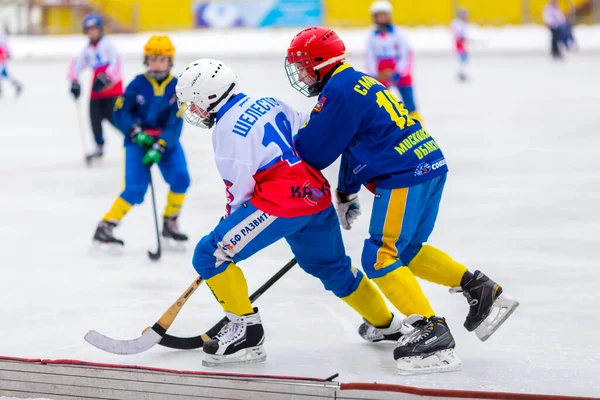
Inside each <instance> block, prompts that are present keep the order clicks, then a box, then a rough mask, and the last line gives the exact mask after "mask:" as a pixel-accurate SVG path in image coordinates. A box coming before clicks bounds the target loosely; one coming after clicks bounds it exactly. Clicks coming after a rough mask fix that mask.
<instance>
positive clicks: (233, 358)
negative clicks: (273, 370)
mask: <svg viewBox="0 0 600 400" xmlns="http://www.w3.org/2000/svg"><path fill="white" fill-rule="evenodd" d="M266 360H267V353H266V352H265V349H264V347H263V346H262V345H261V346H255V347H251V348H248V349H243V350H240V351H238V352H236V353H234V354H229V355H226V356H222V355H216V354H206V353H204V359H203V360H202V365H203V366H205V367H218V366H220V365H231V364H254V363H259V362H264V361H266Z"/></svg>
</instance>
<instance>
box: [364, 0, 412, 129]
mask: <svg viewBox="0 0 600 400" xmlns="http://www.w3.org/2000/svg"><path fill="white" fill-rule="evenodd" d="M392 11H393V8H392V4H391V3H390V2H388V1H386V0H379V1H376V2H374V3H373V4H371V7H370V8H369V13H370V14H371V17H373V22H374V23H375V29H374V30H373V31H372V32H371V34H370V35H369V40H368V43H367V52H366V53H367V68H366V69H367V73H368V74H369V75H371V76H373V77H375V78H377V80H378V81H379V82H381V83H383V85H384V86H386V87H387V88H392V87H396V88H397V89H398V91H399V92H400V96H401V97H402V102H403V103H404V106H405V107H406V110H407V111H408V112H409V115H410V117H411V118H415V119H418V120H421V117H420V115H419V113H418V111H417V104H416V103H415V95H414V91H413V79H412V73H413V67H414V60H415V56H414V53H413V50H412V48H411V47H410V44H409V43H408V39H407V37H406V34H405V33H404V32H403V31H402V30H401V29H400V28H398V27H397V26H396V25H393V24H392Z"/></svg>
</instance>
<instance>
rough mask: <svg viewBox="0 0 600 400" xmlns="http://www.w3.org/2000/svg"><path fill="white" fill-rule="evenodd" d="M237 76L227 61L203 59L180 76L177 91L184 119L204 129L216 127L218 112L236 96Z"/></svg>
mask: <svg viewBox="0 0 600 400" xmlns="http://www.w3.org/2000/svg"><path fill="white" fill-rule="evenodd" d="M237 86H238V80H237V76H236V75H235V73H234V72H233V70H232V69H231V68H229V67H228V66H227V65H225V64H224V63H223V62H221V61H218V60H213V59H210V58H202V59H200V60H196V61H194V62H193V63H191V64H189V65H188V66H187V67H186V68H185V69H184V71H183V72H182V73H181V75H179V79H178V81H177V86H176V87H175V91H176V93H177V101H178V104H179V109H180V111H181V112H182V113H183V117H184V119H185V120H186V121H187V122H189V123H190V124H192V125H196V126H199V127H201V128H207V129H208V128H212V126H213V125H214V123H215V118H216V115H217V112H218V111H219V110H220V109H221V107H223V105H224V104H225V103H227V100H229V98H230V97H231V96H232V95H234V94H235V89H236V88H237Z"/></svg>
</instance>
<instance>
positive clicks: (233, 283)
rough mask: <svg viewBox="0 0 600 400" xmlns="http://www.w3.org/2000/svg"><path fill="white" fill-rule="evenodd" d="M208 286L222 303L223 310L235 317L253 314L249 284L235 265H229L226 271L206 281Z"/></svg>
mask: <svg viewBox="0 0 600 400" xmlns="http://www.w3.org/2000/svg"><path fill="white" fill-rule="evenodd" d="M206 284H207V285H208V287H210V290H211V291H212V292H213V294H214V295H215V297H216V299H217V301H218V302H219V303H221V306H222V307H223V310H225V311H227V312H230V313H233V314H235V315H245V314H252V313H253V312H254V310H253V308H252V303H250V300H249V299H248V284H247V283H246V277H244V273H243V272H242V270H241V269H240V267H238V266H237V265H235V263H231V264H229V266H227V268H226V269H225V271H223V272H221V273H220V274H218V275H215V276H213V277H212V278H210V279H207V280H206Z"/></svg>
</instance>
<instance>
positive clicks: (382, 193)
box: [286, 27, 518, 374]
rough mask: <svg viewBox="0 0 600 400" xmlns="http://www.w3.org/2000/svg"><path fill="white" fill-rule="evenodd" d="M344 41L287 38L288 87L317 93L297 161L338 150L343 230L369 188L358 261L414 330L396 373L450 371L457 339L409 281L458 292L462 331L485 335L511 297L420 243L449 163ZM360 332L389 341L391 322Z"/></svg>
mask: <svg viewBox="0 0 600 400" xmlns="http://www.w3.org/2000/svg"><path fill="white" fill-rule="evenodd" d="M345 54H346V50H345V46H344V43H343V42H342V40H341V39H340V38H339V37H338V35H337V34H336V33H335V32H334V31H333V30H331V29H328V28H321V27H314V28H308V29H305V30H303V31H301V32H300V33H299V34H298V35H296V36H295V37H294V39H293V40H292V42H291V44H290V46H289V48H288V51H287V57H286V71H287V74H288V78H289V80H290V84H291V85H292V86H293V87H294V88H295V89H297V90H298V91H300V92H301V93H303V94H304V95H305V96H309V97H310V96H317V95H318V96H319V97H318V102H317V104H316V106H315V107H314V109H313V111H312V113H311V116H310V119H309V121H308V122H307V123H306V124H305V126H304V127H303V128H302V129H300V131H299V132H298V135H297V136H296V137H295V141H294V144H295V149H296V151H297V152H298V155H299V156H300V157H301V158H302V160H303V161H305V162H307V163H308V164H310V165H312V166H313V167H315V168H318V169H324V168H326V167H328V166H329V165H331V164H332V163H333V162H334V161H335V160H336V159H337V158H338V157H339V156H340V155H341V165H340V170H339V177H338V187H337V199H338V204H337V213H338V218H339V220H340V224H341V225H342V227H343V228H344V229H350V228H351V225H352V222H353V221H354V220H355V219H356V218H357V217H358V216H359V215H360V204H359V200H358V191H359V190H360V187H361V185H365V186H367V187H368V188H369V189H370V190H371V191H372V192H373V193H374V194H375V199H374V202H373V203H374V204H373V210H372V215H371V222H370V227H369V238H368V239H367V240H365V245H364V248H363V255H362V266H363V269H364V271H365V273H366V274H367V276H368V277H369V278H371V279H372V280H373V282H375V283H376V284H377V285H378V286H379V288H380V289H381V290H382V292H383V293H384V295H385V296H386V297H387V298H388V299H389V300H390V302H392V304H394V306H395V307H396V308H397V309H398V310H399V311H400V312H402V313H403V314H404V315H408V316H410V317H409V318H407V319H406V320H405V322H407V323H411V324H412V325H413V327H414V332H413V333H412V334H408V335H403V336H402V337H401V338H400V340H399V341H398V346H397V347H396V349H395V350H394V358H395V359H396V360H397V367H398V371H399V372H400V373H401V374H405V373H415V372H416V373H420V372H427V371H430V372H435V371H447V370H453V369H457V368H459V366H460V360H459V358H458V357H457V356H456V355H455V354H454V346H455V343H454V339H453V337H452V334H451V333H450V330H449V328H448V325H447V324H446V321H445V320H444V318H440V317H438V316H436V315H435V313H434V311H433V308H432V307H431V305H430V304H429V301H428V300H427V298H426V297H425V295H424V294H423V291H422V290H421V287H420V286H419V283H418V282H417V280H416V277H419V278H422V279H425V280H429V281H431V282H435V283H438V284H441V285H444V286H447V287H450V288H455V289H454V290H455V291H461V292H463V294H464V295H465V296H466V297H467V299H468V301H469V305H470V310H469V313H468V316H467V319H466V321H465V327H466V328H467V329H468V330H469V331H473V330H475V331H476V333H477V335H478V336H479V337H480V339H482V340H485V339H487V338H488V337H489V336H490V335H491V334H492V333H493V332H494V331H495V330H496V329H497V328H498V327H499V326H500V324H502V323H503V322H504V321H505V320H506V318H507V317H508V316H509V315H510V313H511V312H512V311H513V310H514V309H515V308H516V307H517V305H518V303H517V302H516V301H515V300H514V299H512V298H510V297H508V296H506V295H503V294H502V288H501V287H500V286H499V285H497V284H496V283H495V282H494V281H492V280H490V279H489V278H488V277H486V276H485V275H484V274H483V273H481V272H479V271H475V273H471V272H469V271H468V270H467V268H466V267H465V266H464V265H462V264H460V263H458V262H456V261H455V260H453V259H452V258H451V257H450V256H449V255H448V254H446V253H444V252H443V251H441V250H439V249H437V248H435V247H433V246H431V245H424V243H425V242H427V239H428V237H429V235H430V234H431V232H432V230H433V227H434V225H435V219H436V217H437V213H438V208H439V203H440V200H441V196H442V191H443V188H444V183H445V180H446V175H447V172H448V168H447V167H446V159H445V158H444V155H443V154H442V151H441V150H440V147H439V146H438V144H437V143H436V142H435V140H434V139H433V138H432V137H431V136H430V134H429V132H427V131H426V130H425V129H424V128H423V126H422V125H421V123H420V122H419V121H418V120H416V119H412V118H411V117H410V115H409V113H408V111H407V110H406V109H405V107H404V104H402V103H401V102H399V101H398V100H397V99H396V98H395V97H394V96H393V95H392V94H391V93H390V92H389V91H388V90H387V89H386V87H385V86H383V85H382V84H381V83H380V82H379V81H377V80H376V79H375V78H372V77H371V76H369V75H367V74H365V73H363V72H360V71H357V70H355V69H354V68H352V67H351V66H350V64H348V63H347V62H346V60H345ZM360 333H361V336H362V337H363V338H364V339H366V340H369V341H380V340H386V339H388V338H390V337H391V335H393V334H394V333H396V332H393V330H392V329H391V327H387V326H379V327H377V326H373V325H370V324H366V323H365V324H363V325H362V326H361V329H360Z"/></svg>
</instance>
